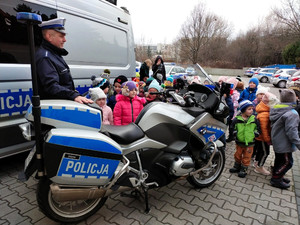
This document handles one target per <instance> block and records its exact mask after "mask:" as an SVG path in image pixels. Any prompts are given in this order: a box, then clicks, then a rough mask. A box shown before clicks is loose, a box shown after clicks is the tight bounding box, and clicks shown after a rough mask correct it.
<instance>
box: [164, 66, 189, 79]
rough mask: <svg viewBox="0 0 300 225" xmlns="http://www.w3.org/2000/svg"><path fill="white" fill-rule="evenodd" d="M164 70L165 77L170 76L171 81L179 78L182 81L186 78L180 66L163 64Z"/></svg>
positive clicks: (186, 74) (185, 73)
mask: <svg viewBox="0 0 300 225" xmlns="http://www.w3.org/2000/svg"><path fill="white" fill-rule="evenodd" d="M165 69H166V77H169V76H172V77H173V79H177V78H181V79H183V80H186V77H187V76H188V73H187V72H186V71H185V69H184V68H183V67H181V66H174V65H166V64H165Z"/></svg>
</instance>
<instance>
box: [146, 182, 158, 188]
mask: <svg viewBox="0 0 300 225" xmlns="http://www.w3.org/2000/svg"><path fill="white" fill-rule="evenodd" d="M145 185H146V186H147V187H150V186H153V185H154V186H155V187H159V185H158V183H156V182H151V183H146V184H145Z"/></svg>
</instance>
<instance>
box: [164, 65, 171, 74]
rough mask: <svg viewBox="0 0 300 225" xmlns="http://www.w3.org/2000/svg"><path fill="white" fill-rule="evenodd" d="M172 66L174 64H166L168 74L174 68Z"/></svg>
mask: <svg viewBox="0 0 300 225" xmlns="http://www.w3.org/2000/svg"><path fill="white" fill-rule="evenodd" d="M172 67H173V66H169V65H165V69H166V74H168V73H169V72H170V70H171V69H172Z"/></svg>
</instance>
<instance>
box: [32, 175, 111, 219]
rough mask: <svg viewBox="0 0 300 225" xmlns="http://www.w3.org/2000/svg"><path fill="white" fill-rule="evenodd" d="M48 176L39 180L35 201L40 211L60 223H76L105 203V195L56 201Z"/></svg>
mask: <svg viewBox="0 0 300 225" xmlns="http://www.w3.org/2000/svg"><path fill="white" fill-rule="evenodd" d="M51 183H52V181H50V180H49V179H48V178H43V179H41V180H39V183H38V187H37V202H38V205H39V207H40V209H41V210H42V212H43V213H44V214H45V215H46V216H47V217H49V218H50V219H53V220H55V221H57V222H60V223H77V222H80V221H82V220H84V219H87V218H88V217H90V216H91V215H93V214H94V213H95V212H97V211H98V210H99V209H100V208H101V207H102V206H103V205H104V203H105V201H106V199H107V197H104V198H99V199H87V200H77V201H68V202H56V201H55V200H54V199H53V198H52V193H51V189H50V184H51Z"/></svg>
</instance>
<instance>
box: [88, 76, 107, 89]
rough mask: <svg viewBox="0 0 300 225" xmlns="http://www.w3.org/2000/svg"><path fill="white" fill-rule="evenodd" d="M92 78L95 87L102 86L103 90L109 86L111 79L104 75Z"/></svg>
mask: <svg viewBox="0 0 300 225" xmlns="http://www.w3.org/2000/svg"><path fill="white" fill-rule="evenodd" d="M91 80H92V86H93V87H100V88H101V89H102V90H104V89H105V88H107V87H108V86H109V81H108V80H107V79H104V78H102V77H96V76H92V77H91Z"/></svg>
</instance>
